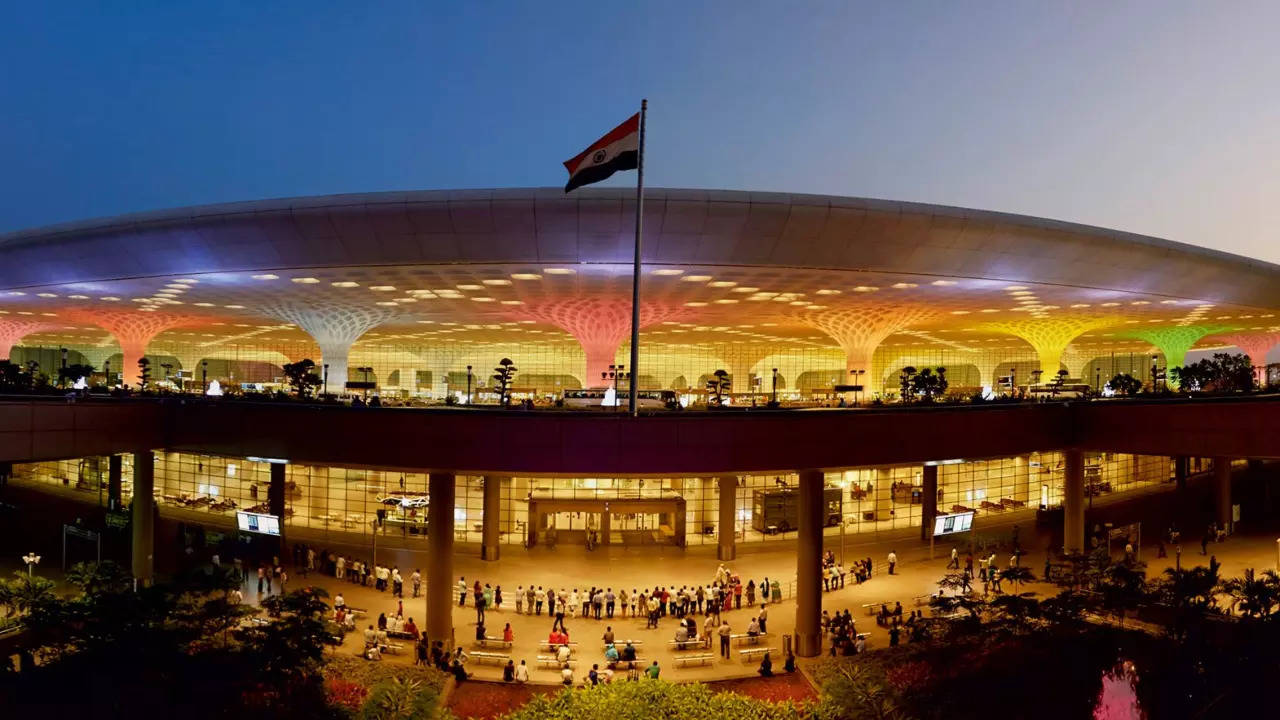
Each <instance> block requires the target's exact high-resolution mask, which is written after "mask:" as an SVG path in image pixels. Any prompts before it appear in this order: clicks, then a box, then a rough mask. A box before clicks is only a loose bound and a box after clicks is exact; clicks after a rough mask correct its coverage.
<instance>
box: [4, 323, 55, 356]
mask: <svg viewBox="0 0 1280 720" xmlns="http://www.w3.org/2000/svg"><path fill="white" fill-rule="evenodd" d="M57 327H58V326H57V325H55V324H53V323H50V322H41V321H39V320H23V319H20V318H0V360H8V359H9V353H11V352H12V351H13V346H14V345H17V344H18V341H19V340H21V339H22V338H24V337H26V336H27V335H30V334H31V333H38V332H44V331H46V330H54V329H56V328H57Z"/></svg>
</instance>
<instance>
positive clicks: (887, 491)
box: [873, 468, 893, 520]
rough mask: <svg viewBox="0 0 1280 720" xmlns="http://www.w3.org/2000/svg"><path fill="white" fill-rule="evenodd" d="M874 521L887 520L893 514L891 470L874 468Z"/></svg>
mask: <svg viewBox="0 0 1280 720" xmlns="http://www.w3.org/2000/svg"><path fill="white" fill-rule="evenodd" d="M873 497H874V498H875V503H876V520H888V519H890V518H891V517H892V513H893V468H876V482H875V495H874V496H873Z"/></svg>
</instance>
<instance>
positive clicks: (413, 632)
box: [404, 618, 420, 640]
mask: <svg viewBox="0 0 1280 720" xmlns="http://www.w3.org/2000/svg"><path fill="white" fill-rule="evenodd" d="M404 631H405V632H407V633H409V637H412V638H413V639H414V640H417V639H418V637H419V635H420V633H419V632H418V626H417V625H415V624H414V623H413V618H409V621H408V622H406V623H405V624H404Z"/></svg>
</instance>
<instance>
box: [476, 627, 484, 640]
mask: <svg viewBox="0 0 1280 720" xmlns="http://www.w3.org/2000/svg"><path fill="white" fill-rule="evenodd" d="M484 638H485V634H484V623H476V640H477V641H479V640H484Z"/></svg>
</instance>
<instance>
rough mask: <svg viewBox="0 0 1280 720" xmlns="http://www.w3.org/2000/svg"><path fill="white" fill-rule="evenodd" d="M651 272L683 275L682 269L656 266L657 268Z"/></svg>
mask: <svg viewBox="0 0 1280 720" xmlns="http://www.w3.org/2000/svg"><path fill="white" fill-rule="evenodd" d="M653 274H654V275H683V274H684V271H683V270H677V269H676V268H658V269H657V270H654V271H653Z"/></svg>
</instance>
